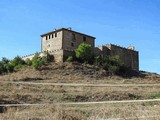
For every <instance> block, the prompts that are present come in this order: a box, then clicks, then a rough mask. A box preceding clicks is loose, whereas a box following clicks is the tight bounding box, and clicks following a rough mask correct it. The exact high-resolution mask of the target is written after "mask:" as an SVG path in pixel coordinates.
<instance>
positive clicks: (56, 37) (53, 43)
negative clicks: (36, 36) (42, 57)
mask: <svg viewBox="0 0 160 120" xmlns="http://www.w3.org/2000/svg"><path fill="white" fill-rule="evenodd" d="M46 37H47V39H46ZM58 49H62V31H59V32H54V33H51V34H49V35H46V36H43V37H42V52H44V51H54V50H58Z"/></svg>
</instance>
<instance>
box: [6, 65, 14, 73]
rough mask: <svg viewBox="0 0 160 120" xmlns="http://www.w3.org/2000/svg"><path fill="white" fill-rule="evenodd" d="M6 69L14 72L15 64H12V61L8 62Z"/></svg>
mask: <svg viewBox="0 0 160 120" xmlns="http://www.w3.org/2000/svg"><path fill="white" fill-rule="evenodd" d="M6 69H7V71H8V72H13V71H14V65H12V64H11V63H8V64H7V65H6Z"/></svg>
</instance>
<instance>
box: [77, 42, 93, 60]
mask: <svg viewBox="0 0 160 120" xmlns="http://www.w3.org/2000/svg"><path fill="white" fill-rule="evenodd" d="M75 54H76V57H77V59H78V60H79V61H81V62H87V63H90V62H91V61H92V60H93V59H92V57H93V53H92V49H91V45H89V44H85V43H82V44H80V45H79V46H78V48H77V49H76V51H75Z"/></svg>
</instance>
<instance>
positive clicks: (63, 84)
mask: <svg viewBox="0 0 160 120" xmlns="http://www.w3.org/2000/svg"><path fill="white" fill-rule="evenodd" d="M1 83H6V84H16V85H53V86H73V87H74V86H75V87H80V86H82V87H83V86H84V87H156V86H160V84H83V83H35V82H5V81H4V82H2V81H1V82H0V84H1Z"/></svg>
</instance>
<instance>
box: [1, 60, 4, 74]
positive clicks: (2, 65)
mask: <svg viewBox="0 0 160 120" xmlns="http://www.w3.org/2000/svg"><path fill="white" fill-rule="evenodd" d="M3 72H4V71H3V62H2V61H0V74H2V73H3Z"/></svg>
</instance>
